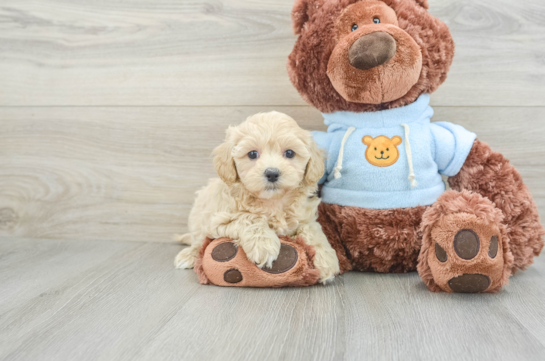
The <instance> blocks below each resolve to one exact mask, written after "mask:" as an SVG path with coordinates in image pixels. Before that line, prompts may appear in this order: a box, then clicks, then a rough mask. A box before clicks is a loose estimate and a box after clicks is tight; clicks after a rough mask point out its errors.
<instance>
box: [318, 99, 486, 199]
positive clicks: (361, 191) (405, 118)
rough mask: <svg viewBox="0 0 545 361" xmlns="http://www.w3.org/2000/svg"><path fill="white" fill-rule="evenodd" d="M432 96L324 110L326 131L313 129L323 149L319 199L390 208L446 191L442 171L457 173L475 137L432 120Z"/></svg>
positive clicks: (449, 173)
mask: <svg viewBox="0 0 545 361" xmlns="http://www.w3.org/2000/svg"><path fill="white" fill-rule="evenodd" d="M429 102H430V96H429V95H428V94H424V95H421V96H420V97H419V98H418V99H417V101H416V102H414V103H412V104H410V105H407V106H405V107H401V108H395V109H389V110H383V111H378V112H367V113H353V112H334V113H327V114H323V116H324V120H325V124H326V125H328V126H329V127H328V129H327V132H313V135H314V139H315V140H316V142H317V143H318V145H319V146H320V147H321V148H324V149H325V150H326V153H327V160H326V172H325V174H324V177H323V178H322V180H321V181H320V184H324V187H323V188H322V201H323V202H325V203H330V204H338V205H341V206H353V207H360V208H374V209H390V208H408V207H416V206H425V205H429V204H432V203H434V202H435V200H436V199H437V197H439V196H440V195H441V194H442V193H443V192H444V191H445V184H444V183H443V180H442V178H441V174H443V175H446V176H449V177H450V176H454V175H456V174H457V173H458V172H459V171H460V169H461V168H462V165H463V164H464V162H465V160H466V158H467V155H468V154H469V151H470V150H471V148H472V146H473V142H474V141H475V138H476V135H475V134H474V133H471V132H469V131H467V130H466V129H464V128H463V127H461V126H459V125H455V124H452V123H447V122H436V123H431V122H430V118H431V117H432V116H433V109H432V108H431V107H430V106H429Z"/></svg>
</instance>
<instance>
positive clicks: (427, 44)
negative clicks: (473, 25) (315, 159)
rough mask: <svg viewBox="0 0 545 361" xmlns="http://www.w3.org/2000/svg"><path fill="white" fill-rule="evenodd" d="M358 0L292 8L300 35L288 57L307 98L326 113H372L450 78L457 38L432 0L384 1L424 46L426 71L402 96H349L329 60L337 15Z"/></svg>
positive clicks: (313, 1)
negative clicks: (432, 9)
mask: <svg viewBox="0 0 545 361" xmlns="http://www.w3.org/2000/svg"><path fill="white" fill-rule="evenodd" d="M357 1H358V0H335V1H331V0H296V3H295V6H294V8H293V11H292V19H293V27H294V31H295V34H298V35H299V38H298V39H297V42H296V43H295V47H294V49H293V51H292V53H291V54H290V56H289V60H288V73H289V76H290V79H291V82H292V83H293V85H294V86H295V88H296V89H297V90H298V91H299V93H300V94H301V96H302V97H303V99H304V100H305V101H306V102H308V103H309V104H311V105H313V106H314V107H316V108H317V109H318V110H320V111H321V112H323V113H331V112H334V111H339V110H348V111H353V112H369V111H376V110H383V109H390V108H397V107H401V106H404V105H407V104H411V103H413V102H414V101H415V100H416V99H417V98H418V97H419V96H420V95H422V94H424V93H432V92H434V91H435V90H437V88H438V87H439V86H440V85H441V84H442V83H443V82H444V81H445V80H446V78H447V73H448V71H449V69H450V65H451V64H452V60H453V57H454V41H453V40H452V37H451V35H450V31H449V29H448V27H447V26H446V25H445V24H444V23H443V22H442V21H440V20H438V19H436V18H434V17H433V16H432V15H431V14H430V13H428V12H427V11H426V9H427V1H418V2H416V1H414V0H384V3H386V4H387V5H388V6H390V7H391V8H393V9H394V10H395V12H396V14H397V16H398V22H399V26H400V28H401V29H403V30H405V31H406V32H407V33H408V34H409V35H411V37H412V38H413V39H414V40H415V41H416V43H417V44H418V45H419V46H420V49H421V52H422V59H423V64H422V72H421V73H420V78H419V80H418V82H417V83H416V84H415V85H414V86H413V87H412V89H411V90H410V91H409V92H408V93H407V94H406V95H405V96H403V97H401V98H399V99H397V100H394V101H391V102H388V103H384V104H379V105H374V104H359V103H351V102H348V101H346V100H345V99H344V98H343V97H342V96H341V95H340V94H339V93H337V91H336V90H335V88H334V87H333V85H332V84H331V81H330V80H329V78H328V76H327V65H328V62H329V58H330V56H331V53H332V51H333V48H334V47H335V36H334V27H335V20H336V19H337V17H338V16H339V15H340V13H341V12H342V10H343V9H344V8H346V7H347V6H349V5H351V4H354V3H356V2H357Z"/></svg>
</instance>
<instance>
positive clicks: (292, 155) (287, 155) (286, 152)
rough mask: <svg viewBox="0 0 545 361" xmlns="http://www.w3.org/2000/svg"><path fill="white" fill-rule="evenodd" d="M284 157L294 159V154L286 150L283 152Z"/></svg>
mask: <svg viewBox="0 0 545 361" xmlns="http://www.w3.org/2000/svg"><path fill="white" fill-rule="evenodd" d="M284 156H285V157H286V158H293V157H295V152H294V151H293V150H291V149H288V150H286V151H285V152H284Z"/></svg>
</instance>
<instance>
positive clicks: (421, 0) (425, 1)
mask: <svg viewBox="0 0 545 361" xmlns="http://www.w3.org/2000/svg"><path fill="white" fill-rule="evenodd" d="M415 1H416V3H417V4H418V5H420V6H422V7H423V8H424V9H426V10H428V9H429V8H430V5H429V4H428V0H415Z"/></svg>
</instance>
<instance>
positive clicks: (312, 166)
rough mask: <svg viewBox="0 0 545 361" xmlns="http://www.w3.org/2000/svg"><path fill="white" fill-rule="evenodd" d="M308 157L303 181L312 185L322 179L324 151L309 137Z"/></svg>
mask: <svg viewBox="0 0 545 361" xmlns="http://www.w3.org/2000/svg"><path fill="white" fill-rule="evenodd" d="M309 151H310V159H309V161H308V163H307V168H306V170H305V183H306V184H307V185H313V184H316V183H318V181H319V180H320V179H322V177H323V175H324V172H325V160H324V152H323V151H322V150H321V149H320V148H318V144H316V142H315V141H314V139H312V136H311V137H310V142H309Z"/></svg>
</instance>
